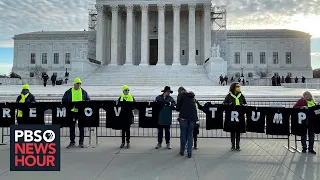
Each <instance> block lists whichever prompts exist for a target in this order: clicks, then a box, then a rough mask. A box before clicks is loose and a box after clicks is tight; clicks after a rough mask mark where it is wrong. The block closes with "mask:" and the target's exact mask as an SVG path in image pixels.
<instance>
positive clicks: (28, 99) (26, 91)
mask: <svg viewBox="0 0 320 180" xmlns="http://www.w3.org/2000/svg"><path fill="white" fill-rule="evenodd" d="M16 103H36V98H35V97H34V95H33V94H31V93H30V87H29V85H28V84H24V85H23V86H22V91H21V94H20V95H19V96H18V97H17V99H16ZM22 117H23V112H22V110H19V109H18V113H17V121H18V124H21V122H23V119H22Z"/></svg>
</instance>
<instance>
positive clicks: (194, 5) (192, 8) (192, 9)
mask: <svg viewBox="0 0 320 180" xmlns="http://www.w3.org/2000/svg"><path fill="white" fill-rule="evenodd" d="M196 7H197V4H194V3H193V4H188V10H189V11H194V10H196Z"/></svg>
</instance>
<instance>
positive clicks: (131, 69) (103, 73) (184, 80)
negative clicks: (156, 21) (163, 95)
mask: <svg viewBox="0 0 320 180" xmlns="http://www.w3.org/2000/svg"><path fill="white" fill-rule="evenodd" d="M83 83H84V84H86V85H104V86H106V85H108V86H122V85H123V84H128V85H130V86H166V85H169V86H210V85H213V84H212V82H211V81H210V80H209V78H208V75H207V72H206V69H205V68H204V66H202V65H198V66H190V65H188V66H179V65H177V66H170V65H167V66H164V65H163V66H160V65H158V66H157V65H156V66H131V65H124V66H115V65H109V66H101V67H100V68H98V69H97V70H96V71H95V72H93V73H91V74H90V75H89V76H87V77H86V78H84V79H83Z"/></svg>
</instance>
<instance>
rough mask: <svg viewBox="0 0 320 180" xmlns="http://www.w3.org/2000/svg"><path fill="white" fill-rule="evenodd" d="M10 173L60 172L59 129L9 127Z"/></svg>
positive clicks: (44, 126) (55, 127)
mask: <svg viewBox="0 0 320 180" xmlns="http://www.w3.org/2000/svg"><path fill="white" fill-rule="evenodd" d="M10 171H60V127H59V126H57V125H32V126H30V125H13V126H11V127H10Z"/></svg>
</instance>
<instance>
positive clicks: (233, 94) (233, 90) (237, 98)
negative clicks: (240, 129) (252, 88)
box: [223, 83, 247, 151]
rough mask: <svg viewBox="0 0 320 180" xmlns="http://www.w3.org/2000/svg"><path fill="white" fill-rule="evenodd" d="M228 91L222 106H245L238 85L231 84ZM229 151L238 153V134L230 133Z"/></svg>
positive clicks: (244, 100)
mask: <svg viewBox="0 0 320 180" xmlns="http://www.w3.org/2000/svg"><path fill="white" fill-rule="evenodd" d="M229 90H230V91H229V94H228V95H227V96H226V98H225V100H224V101H223V104H225V105H230V106H242V105H244V104H247V102H246V99H245V97H244V95H243V94H242V93H241V89H240V84H239V83H232V84H231V85H230V89H229ZM231 150H232V151H233V150H238V151H240V133H233V132H231Z"/></svg>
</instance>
